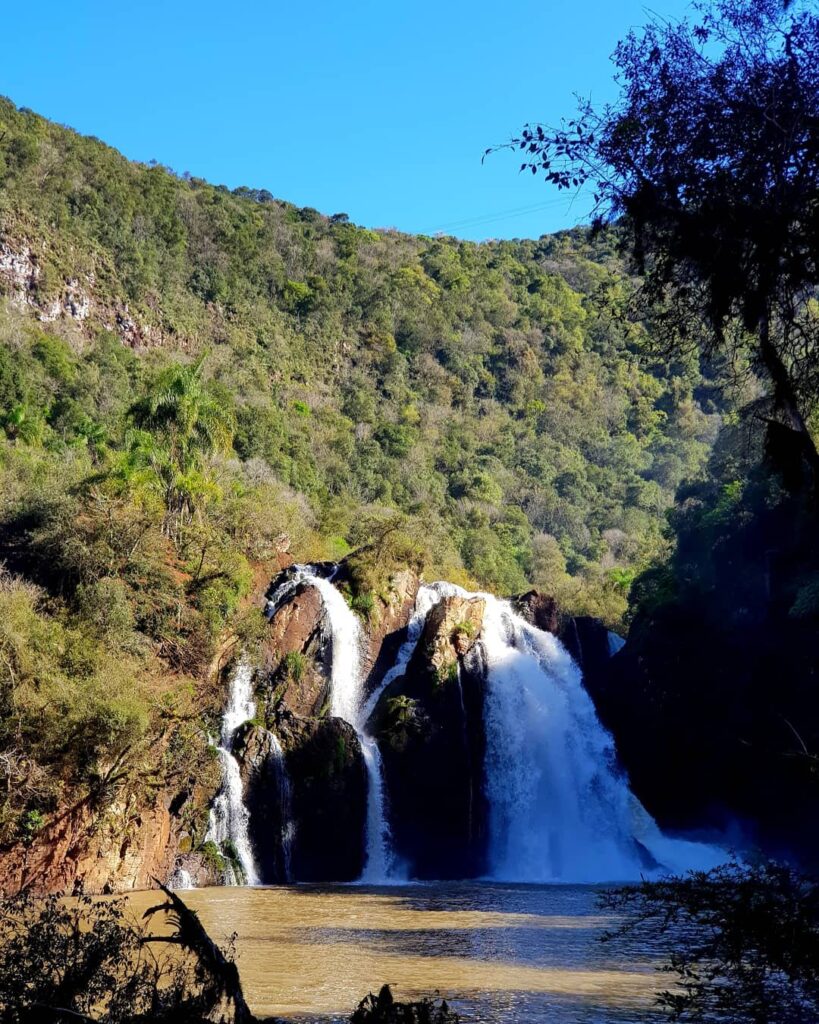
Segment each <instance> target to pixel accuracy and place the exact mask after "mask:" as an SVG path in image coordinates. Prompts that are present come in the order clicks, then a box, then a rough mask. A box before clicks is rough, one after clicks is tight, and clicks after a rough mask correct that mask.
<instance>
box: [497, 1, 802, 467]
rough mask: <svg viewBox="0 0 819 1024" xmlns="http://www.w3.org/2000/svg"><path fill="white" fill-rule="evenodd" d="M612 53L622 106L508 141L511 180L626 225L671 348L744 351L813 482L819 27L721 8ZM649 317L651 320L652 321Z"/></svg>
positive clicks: (760, 8)
mask: <svg viewBox="0 0 819 1024" xmlns="http://www.w3.org/2000/svg"><path fill="white" fill-rule="evenodd" d="M695 9H696V10H698V11H699V13H700V15H701V18H700V21H699V23H698V24H694V25H692V24H691V23H690V22H688V21H682V22H670V23H669V22H659V21H657V22H655V23H654V24H651V25H649V26H648V27H647V28H645V29H644V30H642V31H641V32H634V33H631V34H630V35H629V36H628V37H627V38H626V39H625V40H624V41H623V42H621V43H620V45H619V46H618V48H617V50H616V52H615V55H614V63H615V66H616V69H617V76H618V83H619V86H620V98H619V100H618V102H617V103H616V104H615V105H613V106H608V107H605V108H604V109H602V110H597V109H595V108H594V107H593V106H592V105H591V104H590V103H583V104H582V105H581V108H580V111H579V115H578V117H577V118H576V119H574V120H572V121H569V122H567V123H566V124H564V125H563V127H562V128H560V129H558V130H553V129H550V128H546V127H544V126H542V125H533V126H527V127H526V128H525V129H524V131H523V133H522V135H521V136H520V138H518V139H516V140H514V143H513V145H515V146H518V147H519V148H520V149H521V150H522V151H523V152H524V154H525V156H524V164H523V165H522V168H523V169H525V168H529V169H531V170H532V171H533V172H534V173H537V172H541V173H543V174H545V176H546V178H547V180H548V181H550V182H552V183H553V184H555V185H557V187H558V188H573V187H578V186H582V185H584V184H586V183H587V182H588V183H591V184H592V185H593V186H594V188H595V189H596V194H597V200H598V204H599V206H598V208H599V213H600V217H601V220H602V219H605V218H610V217H620V216H623V217H624V226H625V228H626V230H625V233H624V236H623V237H624V239H625V240H626V244H627V247H628V249H629V251H630V253H631V255H632V256H633V258H634V261H635V263H636V267H637V269H638V270H639V272H640V273H641V274H642V275H643V276H644V282H645V283H644V289H643V295H644V298H645V299H647V300H648V301H649V304H650V305H652V306H653V307H654V309H655V315H654V322H655V325H656V326H657V327H658V328H665V336H666V340H669V341H671V343H672V344H673V345H674V346H675V347H679V346H680V345H682V344H688V343H693V344H695V345H699V346H701V347H704V348H705V349H706V350H707V351H713V350H714V349H715V348H725V347H727V348H729V349H731V350H733V351H736V350H737V349H738V348H741V347H743V346H745V345H746V344H748V343H749V351H750V357H751V360H752V363H753V365H754V366H755V368H756V369H758V370H759V371H760V372H761V373H762V374H763V375H764V377H765V378H766V380H767V381H768V383H769V386H770V390H771V394H772V397H773V400H774V406H775V409H774V418H778V419H780V420H781V422H782V424H783V425H784V426H786V427H787V428H788V429H790V430H791V431H792V432H793V433H794V438H793V443H795V444H797V445H798V446H800V447H801V448H802V449H803V450H804V454H805V457H806V458H807V459H808V460H809V461H810V463H811V465H812V467H813V473H814V476H815V475H816V473H817V471H819V458H818V457H817V454H816V448H815V445H814V442H813V440H812V438H811V435H810V433H809V432H808V430H807V429H806V426H805V419H806V416H807V411H808V410H809V408H810V405H811V404H812V402H813V401H815V399H816V397H817V395H818V394H819V377H817V365H819V360H817V343H818V342H819V334H817V323H816V317H815V313H814V311H813V295H814V291H815V289H816V286H817V285H818V284H819V220H818V219H817V217H818V216H819V214H818V213H817V211H818V210H819V207H817V203H816V196H817V187H818V186H819V15H817V13H816V11H815V9H814V5H813V4H811V3H799V2H798V3H791V4H786V5H784V6H783V4H782V3H781V0H718V2H716V3H715V4H713V5H712V6H708V5H705V4H700V5H695ZM657 311H659V312H657Z"/></svg>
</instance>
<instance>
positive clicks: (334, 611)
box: [267, 566, 397, 883]
mask: <svg viewBox="0 0 819 1024" xmlns="http://www.w3.org/2000/svg"><path fill="white" fill-rule="evenodd" d="M300 583H306V584H308V585H309V586H312V587H315V588H316V590H318V592H319V594H320V595H321V599H322V603H323V605H324V610H325V613H326V615H327V621H328V625H329V631H330V642H331V645H332V668H331V681H330V711H331V713H332V714H333V715H335V716H336V717H338V718H343V719H344V721H345V722H348V723H349V724H350V725H351V726H352V727H353V728H354V729H355V731H356V735H357V736H358V740H359V743H360V744H361V752H362V754H363V757H364V764H365V767H366V770H367V832H366V843H367V849H366V860H365V863H364V871H363V873H362V876H361V880H362V881H366V882H373V883H379V882H388V881H394V880H396V871H397V869H396V865H395V860H394V857H393V852H392V837H391V835H390V828H389V821H388V819H387V814H386V809H385V807H386V801H385V797H384V770H383V765H382V761H381V752H380V751H379V749H378V744H377V743H376V741H375V737H373V736H371V735H370V734H369V733H368V732H367V729H366V725H367V718H368V717H369V714H368V712H367V706H368V705H367V704H366V703H365V700H364V679H363V670H362V650H363V633H362V630H361V624H360V622H359V620H358V616H357V615H356V614H355V612H354V611H352V609H351V608H350V607H349V605H348V604H347V602H346V601H345V600H344V597H343V595H342V594H341V592H340V591H339V590H337V589H336V588H335V587H334V586H333V584H332V583H331V582H330V580H329V579H325V578H323V577H321V576H318V575H316V573H315V571H314V570H313V569H312V567H311V566H296V568H295V573H294V574H293V576H291V578H290V579H289V580H287V581H286V582H285V583H284V584H282V587H281V588H279V590H277V591H276V593H275V594H274V595H273V596H272V597H271V599H270V601H269V602H268V609H267V614H268V617H270V618H272V617H273V615H275V613H276V610H277V609H278V608H279V607H281V604H282V602H283V600H285V599H286V597H287V596H288V595H289V594H291V593H292V592H293V590H295V588H296V587H297V586H298V585H299V584H300Z"/></svg>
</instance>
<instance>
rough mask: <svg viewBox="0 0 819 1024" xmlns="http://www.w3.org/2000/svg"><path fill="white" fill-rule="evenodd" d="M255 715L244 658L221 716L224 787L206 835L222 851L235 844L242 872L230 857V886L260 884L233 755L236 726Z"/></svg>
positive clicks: (250, 680)
mask: <svg viewBox="0 0 819 1024" xmlns="http://www.w3.org/2000/svg"><path fill="white" fill-rule="evenodd" d="M255 714H256V704H255V702H254V700H253V671H252V669H251V667H250V665H249V664H248V663H247V662H246V661H245V660H241V661H240V662H239V663H238V665H237V666H236V669H235V670H234V672H233V675H232V676H231V680H230V692H229V695H228V703H227V707H226V708H225V711H224V714H223V716H222V728H221V734H220V738H219V745H218V746H217V748H216V749H217V752H218V754H219V760H220V762H221V765H222V788H221V790H220V792H219V795H218V796H217V797H216V799H215V800H214V802H213V806H212V807H211V810H210V822H209V826H208V832H207V836H206V839H209V840H211V841H212V842H214V843H216V845H217V846H218V847H219V849H220V850H222V849H224V847H225V845H226V844H228V843H230V844H231V845H232V846H233V850H234V851H235V854H236V859H237V860H238V862H239V867H240V869H241V872H240V876H237V873H236V871H235V870H234V866H233V863H232V862H231V860H230V859H228V861H227V867H226V869H225V876H226V881H227V883H228V884H229V885H241V884H243V883H244V884H247V885H258V884H259V875H258V872H257V870H256V864H255V862H254V860H253V851H252V849H251V846H250V837H249V835H248V824H249V820H250V815H249V814H248V811H247V808H246V807H245V805H244V794H243V789H242V775H241V772H240V770H239V763H238V761H237V760H236V758H235V757H234V756H233V740H234V738H235V736H236V731H237V729H238V728H239V726H240V725H243V724H244V723H245V722H246V721H247V720H248V719H249V718H253V716H254V715H255Z"/></svg>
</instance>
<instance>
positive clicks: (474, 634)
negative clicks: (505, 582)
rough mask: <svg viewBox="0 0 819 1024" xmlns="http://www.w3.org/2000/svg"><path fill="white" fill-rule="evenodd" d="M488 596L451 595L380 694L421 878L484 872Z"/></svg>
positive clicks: (408, 845) (400, 804) (409, 851)
mask: <svg viewBox="0 0 819 1024" xmlns="http://www.w3.org/2000/svg"><path fill="white" fill-rule="evenodd" d="M484 609H485V602H484V601H483V600H482V599H481V598H464V597H450V598H445V599H443V600H442V601H441V602H439V604H438V605H436V607H435V608H433V609H432V611H431V612H430V614H429V616H428V617H427V621H426V624H425V626H424V630H423V632H422V634H421V638H420V640H419V643H418V646H417V648H416V650H415V653H414V655H413V657H412V658H411V659H410V662H409V664H408V666H407V671H406V673H405V674H404V675H403V676H401V677H400V678H398V679H396V680H394V682H393V683H391V684H390V685H389V686H388V687H387V689H386V690H385V691H384V693H383V694H382V696H381V698H380V700H379V703H378V705H377V707H376V709H375V712H374V714H373V718H372V721H371V728H372V730H373V731H374V733H375V735H376V736H377V738H378V741H379V747H380V749H381V753H382V757H383V761H384V771H385V775H386V780H387V787H388V792H389V800H390V824H391V828H392V833H393V838H394V840H395V844H396V849H397V852H398V855H399V857H400V858H401V859H402V860H404V861H405V862H406V864H407V866H408V870H409V873H410V875H411V876H412V877H416V878H466V877H474V876H476V875H479V874H481V873H483V871H484V870H485V866H486V865H485V854H486V807H485V800H484V796H483V755H484V750H485V736H484V728H483V692H484V678H485V673H484V667H483V660H482V652H481V648H480V644H478V643H477V640H478V638H479V636H480V630H481V626H482V623H483V613H484Z"/></svg>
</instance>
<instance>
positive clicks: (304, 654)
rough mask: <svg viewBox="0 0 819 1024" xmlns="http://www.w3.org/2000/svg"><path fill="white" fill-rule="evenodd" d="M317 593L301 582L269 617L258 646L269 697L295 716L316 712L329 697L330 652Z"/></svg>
mask: <svg viewBox="0 0 819 1024" xmlns="http://www.w3.org/2000/svg"><path fill="white" fill-rule="evenodd" d="M323 627H324V608H323V606H322V602H321V595H320V594H319V592H318V591H317V590H316V589H315V587H311V586H309V585H307V584H302V585H301V586H300V587H299V588H297V590H296V591H295V593H294V594H293V596H292V597H291V598H290V600H289V601H287V603H286V604H284V605H283V607H281V608H280V609H279V610H278V611H277V612H276V614H275V616H274V617H273V620H272V622H271V624H270V632H269V634H268V636H267V637H266V638H265V641H264V643H263V645H262V665H263V668H264V669H265V670H267V671H268V672H269V673H270V699H271V701H272V703H273V704H279V703H282V702H283V703H284V704H285V705H286V707H287V708H288V709H289V710H290V711H292V712H293V714H295V715H300V716H302V717H306V716H309V715H318V714H320V713H321V711H322V710H323V709H324V708H325V706H326V704H327V701H328V699H329V696H330V673H331V670H332V652H331V651H330V648H329V644H328V643H327V641H326V637H325V635H324V629H323Z"/></svg>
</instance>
